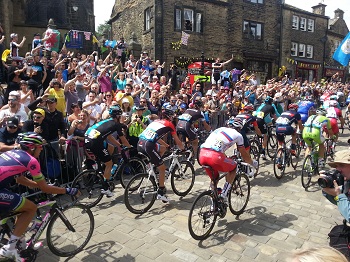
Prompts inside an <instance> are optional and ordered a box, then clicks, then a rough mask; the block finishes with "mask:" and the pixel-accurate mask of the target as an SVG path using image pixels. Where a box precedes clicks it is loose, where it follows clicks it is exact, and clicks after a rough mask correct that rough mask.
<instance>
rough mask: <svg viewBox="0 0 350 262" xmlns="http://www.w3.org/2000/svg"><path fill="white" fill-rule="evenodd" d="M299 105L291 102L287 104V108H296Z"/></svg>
mask: <svg viewBox="0 0 350 262" xmlns="http://www.w3.org/2000/svg"><path fill="white" fill-rule="evenodd" d="M298 108H299V106H298V104H295V103H292V104H290V105H289V106H288V109H289V110H298Z"/></svg>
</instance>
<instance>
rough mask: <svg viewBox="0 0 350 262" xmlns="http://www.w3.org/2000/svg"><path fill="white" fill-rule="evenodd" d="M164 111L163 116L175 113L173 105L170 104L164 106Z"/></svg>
mask: <svg viewBox="0 0 350 262" xmlns="http://www.w3.org/2000/svg"><path fill="white" fill-rule="evenodd" d="M162 113H163V116H165V117H171V116H174V115H175V112H174V110H173V109H172V106H171V105H169V104H168V105H166V106H164V107H163V109H162Z"/></svg>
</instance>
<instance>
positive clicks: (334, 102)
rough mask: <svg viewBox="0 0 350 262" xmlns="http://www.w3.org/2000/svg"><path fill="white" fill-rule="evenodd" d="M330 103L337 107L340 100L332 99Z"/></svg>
mask: <svg viewBox="0 0 350 262" xmlns="http://www.w3.org/2000/svg"><path fill="white" fill-rule="evenodd" d="M328 104H329V106H332V107H337V106H338V102H337V101H335V100H330V101H329V103H328Z"/></svg>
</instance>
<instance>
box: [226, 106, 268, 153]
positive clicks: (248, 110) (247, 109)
mask: <svg viewBox="0 0 350 262" xmlns="http://www.w3.org/2000/svg"><path fill="white" fill-rule="evenodd" d="M253 111H254V106H253V105H252V104H247V105H245V106H244V107H243V113H241V114H238V115H237V116H236V118H239V119H241V120H242V122H243V127H242V129H241V135H242V136H243V140H244V147H245V149H246V150H248V152H249V146H250V144H249V139H248V137H247V133H248V132H249V130H251V129H253V128H254V130H255V133H256V134H257V135H258V136H262V133H261V131H260V129H259V127H258V122H257V121H256V118H255V116H253V115H252V113H253ZM230 119H231V120H233V119H234V117H231V118H230Z"/></svg>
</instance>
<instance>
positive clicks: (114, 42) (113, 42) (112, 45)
mask: <svg viewBox="0 0 350 262" xmlns="http://www.w3.org/2000/svg"><path fill="white" fill-rule="evenodd" d="M116 45H117V41H116V40H113V41H112V43H110V44H109V46H110V47H112V48H114V47H115V46H116Z"/></svg>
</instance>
